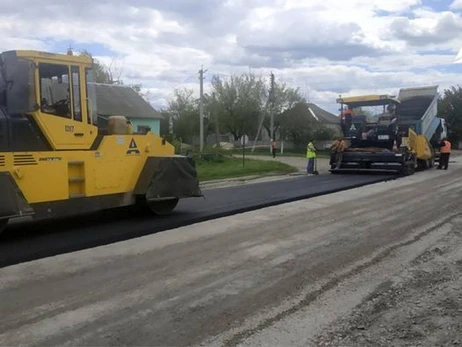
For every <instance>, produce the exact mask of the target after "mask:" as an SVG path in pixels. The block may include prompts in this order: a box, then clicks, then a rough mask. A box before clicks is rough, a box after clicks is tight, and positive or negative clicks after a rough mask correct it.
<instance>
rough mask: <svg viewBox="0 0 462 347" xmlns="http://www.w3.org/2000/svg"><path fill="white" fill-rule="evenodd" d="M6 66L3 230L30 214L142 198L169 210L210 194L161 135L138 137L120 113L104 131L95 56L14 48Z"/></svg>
mask: <svg viewBox="0 0 462 347" xmlns="http://www.w3.org/2000/svg"><path fill="white" fill-rule="evenodd" d="M0 63H1V65H0V67H1V69H2V70H1V76H2V83H0V86H3V88H2V89H1V90H0V92H1V93H3V94H0V95H4V97H3V98H2V99H0V100H1V103H0V129H5V128H7V129H8V133H7V132H5V134H10V135H9V136H10V137H9V139H8V141H5V142H3V143H0V191H1V192H0V229H1V227H2V226H4V225H5V224H6V222H7V221H8V219H10V218H14V217H20V216H23V215H31V216H33V217H34V218H37V219H42V218H49V217H59V216H65V215H72V214H78V213H80V212H86V211H95V210H99V209H105V208H113V207H119V206H126V205H130V204H135V203H139V202H140V201H141V202H142V203H144V204H146V203H147V204H148V205H149V207H151V209H152V210H153V211H154V212H156V213H164V212H170V211H171V210H172V209H173V208H174V207H175V206H176V203H177V202H178V200H179V199H180V198H185V197H193V196H202V194H201V192H200V190H199V182H198V180H197V175H196V171H195V167H194V163H193V162H192V161H191V160H190V159H189V158H186V157H182V156H175V150H174V147H173V146H172V145H171V144H169V143H167V142H166V141H165V140H164V139H162V138H161V137H160V136H158V135H155V134H153V133H152V132H148V133H145V134H136V133H135V134H134V133H133V131H132V129H131V126H130V124H128V122H127V120H126V118H125V117H124V116H120V115H116V116H114V117H110V118H109V127H108V129H101V128H99V127H98V124H97V114H96V104H97V100H96V93H95V92H94V90H92V70H91V68H92V59H91V58H90V57H87V56H74V55H61V54H53V53H44V52H36V51H9V52H6V53H5V52H4V53H2V55H1V61H0ZM93 87H94V85H93ZM59 96H60V97H59ZM1 135H2V134H0V139H1ZM5 136H6V135H5Z"/></svg>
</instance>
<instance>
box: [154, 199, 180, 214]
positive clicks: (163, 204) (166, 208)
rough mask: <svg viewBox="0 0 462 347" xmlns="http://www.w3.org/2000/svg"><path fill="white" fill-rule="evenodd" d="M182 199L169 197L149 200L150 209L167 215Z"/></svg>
mask: <svg viewBox="0 0 462 347" xmlns="http://www.w3.org/2000/svg"><path fill="white" fill-rule="evenodd" d="M179 200H180V199H169V200H159V201H147V202H146V204H147V205H148V207H149V209H150V210H151V211H152V212H154V213H155V214H157V215H166V214H169V213H171V212H172V211H173V210H174V209H175V207H176V205H178V201H179Z"/></svg>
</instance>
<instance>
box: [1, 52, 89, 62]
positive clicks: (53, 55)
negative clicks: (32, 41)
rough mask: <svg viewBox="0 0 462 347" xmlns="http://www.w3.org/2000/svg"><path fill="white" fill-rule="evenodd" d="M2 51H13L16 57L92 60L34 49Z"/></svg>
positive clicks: (81, 56) (73, 60)
mask: <svg viewBox="0 0 462 347" xmlns="http://www.w3.org/2000/svg"><path fill="white" fill-rule="evenodd" d="M2 53H14V54H16V55H17V56H18V57H25V58H33V59H46V60H54V61H60V62H64V63H74V64H88V65H90V64H91V63H92V62H93V59H92V58H91V57H89V56H86V55H68V54H61V53H51V52H43V51H35V50H15V51H6V52H2Z"/></svg>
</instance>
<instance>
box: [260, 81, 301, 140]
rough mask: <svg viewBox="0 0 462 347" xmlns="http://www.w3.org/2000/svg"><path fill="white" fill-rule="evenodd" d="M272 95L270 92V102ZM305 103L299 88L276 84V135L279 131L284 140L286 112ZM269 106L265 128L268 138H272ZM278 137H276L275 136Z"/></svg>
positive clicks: (264, 123) (274, 116)
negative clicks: (284, 113) (283, 125)
mask: <svg viewBox="0 0 462 347" xmlns="http://www.w3.org/2000/svg"><path fill="white" fill-rule="evenodd" d="M269 98H270V95H269V91H268V101H269ZM302 101H304V98H303V96H302V95H301V94H300V90H299V89H298V88H291V87H288V86H287V85H286V84H285V83H279V82H275V83H274V95H273V107H272V111H273V120H274V133H275V134H277V133H278V131H279V133H280V135H281V138H282V139H284V136H285V129H280V126H281V121H282V114H283V112H284V111H286V110H289V109H291V108H292V107H294V106H295V105H296V104H297V103H299V102H302ZM269 111H270V110H269V105H268V107H265V115H264V116H265V120H264V122H263V126H264V127H265V129H266V131H267V132H268V136H271V116H270V112H269ZM275 136H276V135H275Z"/></svg>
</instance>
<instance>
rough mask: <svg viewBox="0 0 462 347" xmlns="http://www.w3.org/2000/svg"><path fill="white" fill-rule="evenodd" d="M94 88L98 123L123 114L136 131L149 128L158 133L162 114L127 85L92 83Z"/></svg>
mask: <svg viewBox="0 0 462 347" xmlns="http://www.w3.org/2000/svg"><path fill="white" fill-rule="evenodd" d="M93 84H94V85H95V88H96V108H97V113H98V124H100V125H101V126H102V127H104V126H105V124H107V119H108V117H109V116H125V117H126V118H127V119H128V120H130V121H131V123H132V124H133V129H134V130H135V131H136V132H141V133H145V132H146V131H148V130H150V131H152V132H153V133H154V134H157V135H159V134H160V120H161V119H162V118H163V116H162V115H161V114H160V113H159V112H158V111H156V110H155V109H154V108H153V107H152V106H151V105H150V104H149V103H148V102H147V101H146V100H144V99H143V97H141V95H139V94H138V93H137V92H136V91H135V90H133V89H132V88H131V87H129V86H125V85H117V84H103V83H93Z"/></svg>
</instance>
